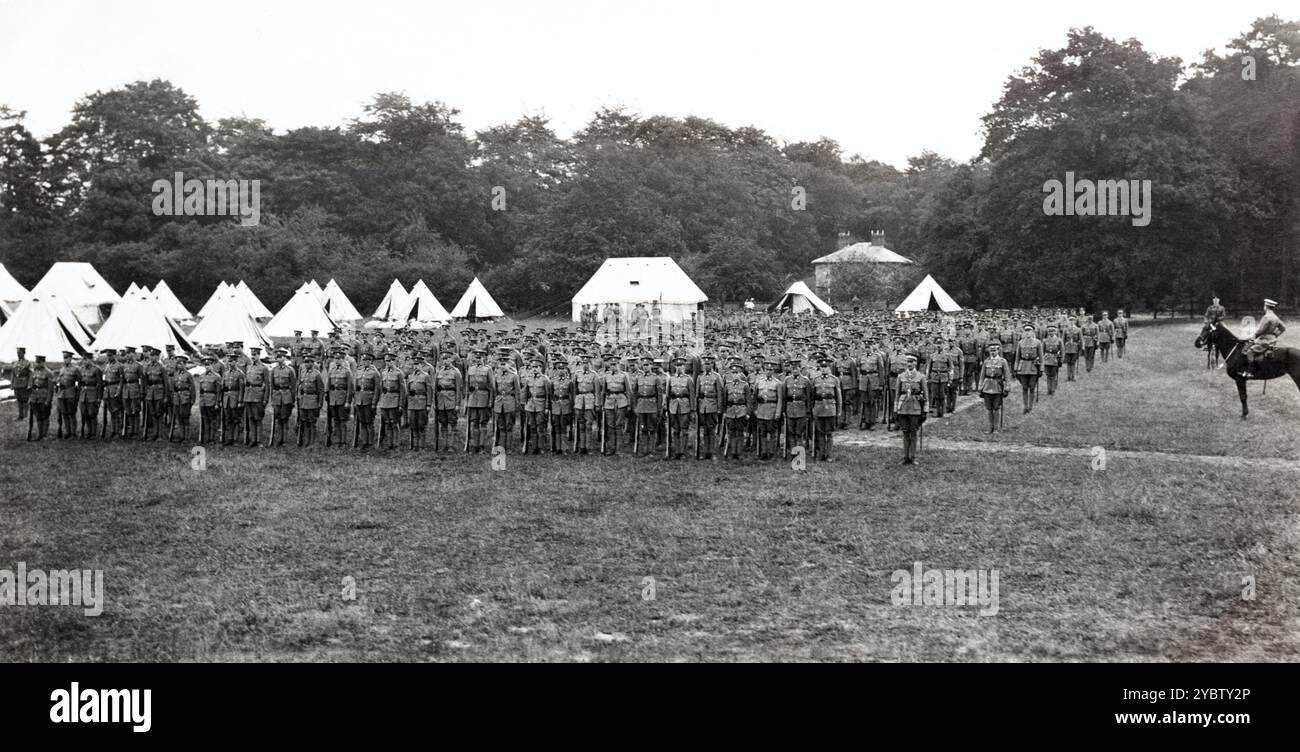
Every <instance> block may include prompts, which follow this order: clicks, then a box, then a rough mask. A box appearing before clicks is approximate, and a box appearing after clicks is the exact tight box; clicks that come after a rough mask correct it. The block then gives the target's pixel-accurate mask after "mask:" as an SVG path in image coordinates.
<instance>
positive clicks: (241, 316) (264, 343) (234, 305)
mask: <svg viewBox="0 0 1300 752" xmlns="http://www.w3.org/2000/svg"><path fill="white" fill-rule="evenodd" d="M190 341H191V342H193V343H194V344H196V345H224V344H226V343H227V342H243V343H244V352H248V348H249V347H251V346H253V345H257V346H258V347H261V348H262V349H263V350H269V349H270V348H271V347H272V345H271V340H270V339H268V338H267V336H266V335H265V334H263V333H262V327H260V326H258V324H257V322H256V321H254V320H253V317H252V316H250V315H249V313H248V308H247V307H246V306H245V305H244V301H243V300H241V299H240V297H239V294H238V293H237V292H235V290H234V288H228V289H227V290H226V292H225V296H224V297H222V298H219V299H217V300H216V301H215V302H213V303H212V308H211V310H209V311H208V315H207V316H204V317H203V320H202V321H200V322H199V325H198V326H196V327H194V331H192V332H190Z"/></svg>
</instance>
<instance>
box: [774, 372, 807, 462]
mask: <svg viewBox="0 0 1300 752" xmlns="http://www.w3.org/2000/svg"><path fill="white" fill-rule="evenodd" d="M786 362H787V364H788V365H789V367H790V375H788V376H786V377H785V378H784V379H783V380H782V381H781V405H782V407H783V408H784V410H785V451H786V452H787V453H788V452H789V451H790V449H791V448H792V447H794V446H797V445H800V444H802V445H803V446H804V451H805V452H806V451H807V449H808V446H807V443H808V417H809V412H810V411H809V406H810V405H811V404H812V380H811V379H809V378H808V377H807V376H805V375H804V373H803V369H802V368H800V365H801V364H802V362H803V361H802V359H801V358H799V356H797V355H796V356H793V357H791V358H789V359H788V360H787V361H786Z"/></svg>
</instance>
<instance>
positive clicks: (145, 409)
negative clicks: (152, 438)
mask: <svg viewBox="0 0 1300 752" xmlns="http://www.w3.org/2000/svg"><path fill="white" fill-rule="evenodd" d="M145 396H146V397H148V395H147V394H146V395H145ZM140 416H141V417H140V439H139V440H140V441H144V440H145V437H146V436H148V435H149V400H148V399H144V400H141V401H140Z"/></svg>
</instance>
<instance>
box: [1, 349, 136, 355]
mask: <svg viewBox="0 0 1300 752" xmlns="http://www.w3.org/2000/svg"><path fill="white" fill-rule="evenodd" d="M18 352H19V353H24V352H27V350H26V348H22V347H20V348H18ZM116 353H117V350H114V349H113V348H111V347H105V348H104V349H103V350H100V351H99V354H100V355H115V354H116Z"/></svg>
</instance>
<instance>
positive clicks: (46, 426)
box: [36, 418, 50, 441]
mask: <svg viewBox="0 0 1300 752" xmlns="http://www.w3.org/2000/svg"><path fill="white" fill-rule="evenodd" d="M49 430H50V419H49V418H37V419H36V440H37V441H41V440H42V439H44V438H45V434H46V433H48V432H49Z"/></svg>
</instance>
